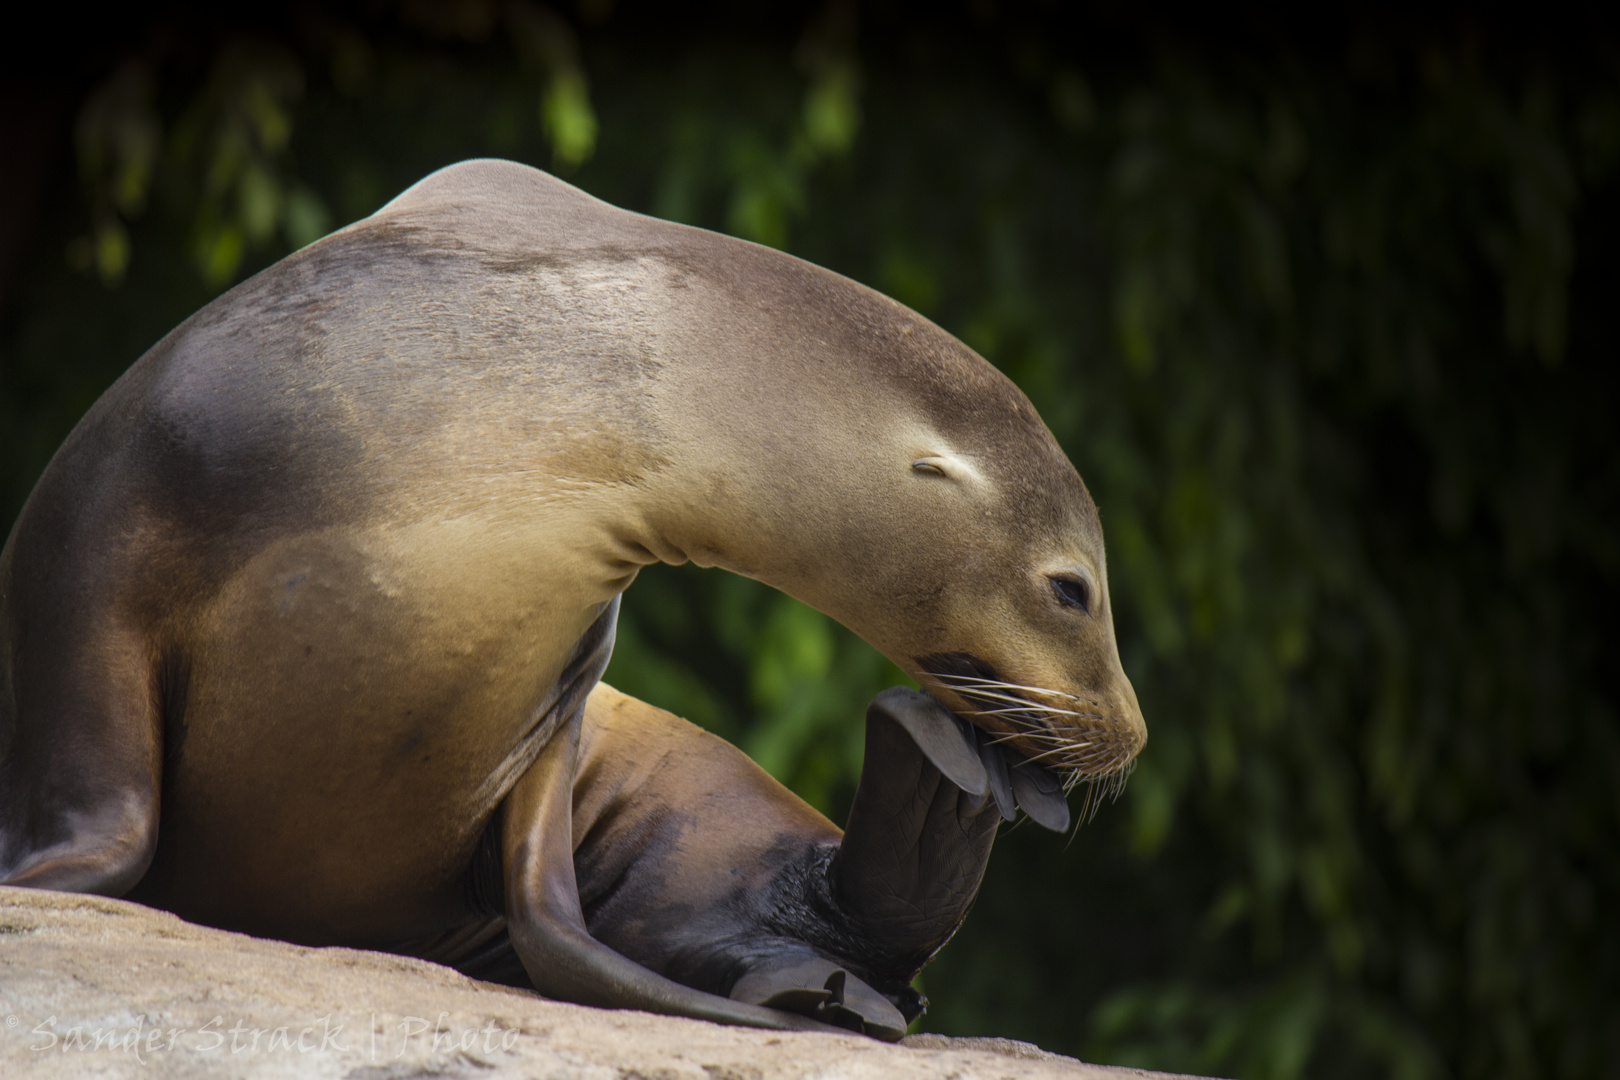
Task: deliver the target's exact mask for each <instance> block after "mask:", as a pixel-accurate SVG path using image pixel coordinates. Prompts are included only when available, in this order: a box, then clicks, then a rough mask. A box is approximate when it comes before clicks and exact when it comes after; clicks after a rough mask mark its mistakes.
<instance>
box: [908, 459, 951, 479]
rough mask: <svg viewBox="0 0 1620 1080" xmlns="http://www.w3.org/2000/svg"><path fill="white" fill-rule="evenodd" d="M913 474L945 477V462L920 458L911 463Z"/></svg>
mask: <svg viewBox="0 0 1620 1080" xmlns="http://www.w3.org/2000/svg"><path fill="white" fill-rule="evenodd" d="M911 469H912V471H913V472H920V473H926V474H927V475H929V476H945V475H946V472H945V462H944V461H942V460H940V459H939V458H927V457H925V458H919V459H918V460H916V461H913V462H912V463H911Z"/></svg>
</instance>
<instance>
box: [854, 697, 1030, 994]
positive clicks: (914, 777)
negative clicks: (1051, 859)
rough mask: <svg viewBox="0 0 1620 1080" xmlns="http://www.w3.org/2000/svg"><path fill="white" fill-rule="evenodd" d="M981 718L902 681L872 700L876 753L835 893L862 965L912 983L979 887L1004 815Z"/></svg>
mask: <svg viewBox="0 0 1620 1080" xmlns="http://www.w3.org/2000/svg"><path fill="white" fill-rule="evenodd" d="M988 788H989V782H988V778H987V775H986V772H985V769H984V766H983V764H982V762H981V759H980V757H979V754H978V751H977V749H976V745H975V743H974V742H973V735H972V729H969V728H968V727H967V725H965V724H964V723H962V721H960V720H959V719H958V718H957V717H956V716H955V715H954V714H953V713H951V712H950V711H949V710H947V709H946V708H945V707H944V706H943V705H940V704H939V703H938V702H937V701H935V700H934V699H933V698H932V697H929V696H928V695H926V694H922V693H919V692H917V691H915V690H907V689H905V688H902V687H895V688H893V689H890V690H885V691H884V692H883V693H881V694H879V695H878V696H877V697H876V698H874V699H873V700H872V703H871V705H870V706H869V707H868V708H867V710H866V759H865V761H864V763H863V764H862V766H861V778H860V782H859V784H858V785H857V786H856V789H855V801H854V803H853V804H852V805H851V806H850V811H849V824H848V826H847V828H846V829H845V832H844V839H843V842H842V843H841V844H840V845H839V846H838V850H837V853H836V854H835V855H834V856H833V857H832V860H831V864H830V865H829V866H828V868H827V873H826V880H827V885H828V886H829V887H830V890H831V900H832V903H833V904H834V905H835V906H836V908H837V909H838V910H839V911H840V912H841V913H842V914H843V915H844V917H845V919H846V920H847V922H848V932H850V933H852V934H853V935H854V936H855V938H856V939H858V940H859V941H860V942H861V944H860V946H859V948H858V951H855V952H850V951H848V949H847V948H843V947H840V948H838V949H836V950H834V954H835V955H838V956H846V957H848V958H849V959H850V961H851V962H852V963H857V964H858V965H859V966H860V967H861V969H862V970H863V971H867V972H869V973H870V974H872V975H874V976H875V977H876V978H877V979H878V981H879V982H880V983H881V984H883V985H885V986H891V987H899V986H906V985H907V984H909V983H910V982H911V980H912V978H913V977H914V976H915V975H916V974H917V972H918V971H920V970H921V969H922V966H923V964H925V963H926V962H927V961H928V959H929V958H930V957H931V956H933V955H934V953H935V952H937V951H938V950H939V948H940V946H942V945H944V944H945V942H946V941H948V940H949V939H950V937H951V935H952V934H953V933H955V932H956V928H957V927H958V926H959V925H961V922H962V920H963V919H964V918H965V917H966V916H967V913H968V909H969V908H970V907H972V905H973V900H974V897H976V896H977V895H978V892H979V881H980V879H981V878H982V877H983V876H984V869H985V865H986V863H987V862H988V861H989V858H990V847H991V845H992V844H993V843H994V842H995V836H996V826H997V824H998V823H999V820H1000V815H999V814H998V813H997V809H996V804H995V802H994V801H993V800H991V799H989V798H987V797H986V793H987V790H988Z"/></svg>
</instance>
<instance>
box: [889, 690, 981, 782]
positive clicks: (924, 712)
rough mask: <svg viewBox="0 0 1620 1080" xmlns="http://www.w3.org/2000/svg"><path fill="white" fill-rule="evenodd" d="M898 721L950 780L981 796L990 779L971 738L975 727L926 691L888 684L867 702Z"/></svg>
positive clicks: (924, 754) (918, 747) (918, 746)
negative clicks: (887, 686) (885, 688)
mask: <svg viewBox="0 0 1620 1080" xmlns="http://www.w3.org/2000/svg"><path fill="white" fill-rule="evenodd" d="M874 710H876V711H877V712H879V713H880V714H882V715H883V716H886V717H887V718H889V719H890V720H893V721H894V722H895V723H897V724H899V725H900V726H901V727H902V728H904V729H905V732H906V734H908V735H910V736H911V740H912V742H914V743H916V744H917V749H918V750H920V751H922V753H923V756H924V757H926V758H927V759H928V760H929V761H930V762H931V763H932V764H933V766H934V768H936V769H938V770H939V771H940V773H941V775H943V776H944V777H945V779H947V780H949V781H950V782H951V783H953V784H955V785H956V786H957V787H959V788H961V789H962V790H963V791H965V792H967V793H968V794H969V795H973V796H981V795H983V794H984V793H985V791H986V785H987V784H988V783H989V779H988V777H987V776H986V774H985V768H984V764H983V762H982V761H981V760H980V758H979V754H978V748H977V746H976V744H975V741H974V734H973V732H974V728H973V727H972V725H970V724H969V723H968V722H967V721H966V720H963V719H962V718H961V717H959V716H957V715H956V714H955V713H953V712H951V711H950V710H949V709H947V708H945V706H943V705H941V704H940V703H939V702H938V701H936V700H934V699H933V698H932V697H930V696H929V695H927V694H923V693H919V692H917V691H916V690H908V689H907V688H906V687H903V686H891V687H889V688H888V689H887V690H885V691H883V692H882V693H880V694H878V695H877V697H875V698H873V699H872V703H871V704H870V705H868V706H867V716H868V718H869V719H868V722H869V723H870V717H871V715H872V713H873V711H874Z"/></svg>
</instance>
